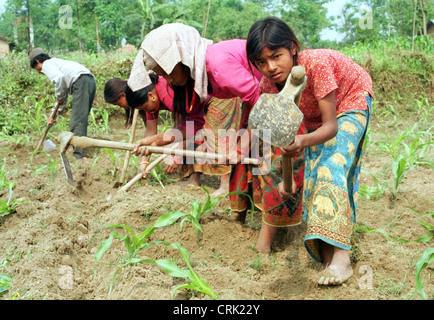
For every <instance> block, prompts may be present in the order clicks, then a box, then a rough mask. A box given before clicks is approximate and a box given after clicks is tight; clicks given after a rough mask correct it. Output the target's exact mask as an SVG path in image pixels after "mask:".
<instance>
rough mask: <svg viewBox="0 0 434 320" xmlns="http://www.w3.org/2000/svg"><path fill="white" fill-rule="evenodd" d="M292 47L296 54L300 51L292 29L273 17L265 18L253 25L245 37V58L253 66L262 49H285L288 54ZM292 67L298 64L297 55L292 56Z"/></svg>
mask: <svg viewBox="0 0 434 320" xmlns="http://www.w3.org/2000/svg"><path fill="white" fill-rule="evenodd" d="M294 45H296V46H297V52H299V51H300V41H299V40H298V39H297V37H296V36H295V34H294V32H293V31H292V29H291V28H290V27H289V26H288V25H287V24H286V23H285V22H284V21H282V20H280V19H278V18H275V17H267V18H264V19H262V20H259V21H257V22H255V23H254V24H253V26H252V27H251V28H250V30H249V34H248V36H247V45H246V51H247V58H248V59H249V61H251V62H252V63H253V65H255V60H256V59H257V58H258V57H259V56H260V55H261V52H262V49H264V48H265V47H267V48H268V49H270V50H276V49H278V48H282V47H283V48H286V49H288V50H289V51H290V52H291V51H292V49H293V47H294ZM293 59H294V66H296V65H297V64H298V61H297V53H296V54H295V55H294V56H293Z"/></svg>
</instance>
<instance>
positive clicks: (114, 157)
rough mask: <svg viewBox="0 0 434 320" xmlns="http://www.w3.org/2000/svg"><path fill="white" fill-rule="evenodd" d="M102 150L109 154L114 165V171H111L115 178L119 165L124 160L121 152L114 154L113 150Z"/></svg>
mask: <svg viewBox="0 0 434 320" xmlns="http://www.w3.org/2000/svg"><path fill="white" fill-rule="evenodd" d="M102 150H103V151H104V152H105V153H107V154H108V156H109V158H110V161H111V163H112V166H113V169H112V170H110V172H111V175H112V177H114V176H115V175H116V172H117V170H118V165H119V163H121V162H122V159H121V157H120V153H119V152H113V150H111V149H108V148H102Z"/></svg>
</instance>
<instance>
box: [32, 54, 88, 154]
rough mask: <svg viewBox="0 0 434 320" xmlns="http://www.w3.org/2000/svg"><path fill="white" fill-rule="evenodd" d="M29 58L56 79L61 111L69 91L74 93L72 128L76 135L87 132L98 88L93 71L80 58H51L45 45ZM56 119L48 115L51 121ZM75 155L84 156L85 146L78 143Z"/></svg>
mask: <svg viewBox="0 0 434 320" xmlns="http://www.w3.org/2000/svg"><path fill="white" fill-rule="evenodd" d="M29 59H30V66H31V67H32V68H33V69H36V70H37V71H38V72H39V73H41V74H45V75H46V76H47V77H48V79H50V81H51V82H53V83H54V92H55V95H56V99H57V102H58V103H59V104H60V107H59V111H58V112H59V114H62V113H63V111H64V110H65V106H66V101H67V98H68V94H72V96H73V98H72V108H71V117H70V119H69V130H70V131H71V132H72V133H73V134H74V136H86V135H87V124H88V116H89V112H90V109H91V108H92V103H93V99H94V98H95V91H96V84H95V79H94V76H93V74H92V73H91V72H90V71H89V70H88V69H87V68H86V67H84V66H82V65H81V64H79V63H77V62H74V61H69V60H63V59H58V58H51V57H50V56H48V55H47V54H46V53H45V52H44V51H43V50H42V49H41V48H35V49H33V50H30V51H29ZM54 121H55V120H54V119H52V118H51V117H49V118H48V123H49V124H50V123H51V124H52V123H53V122H54ZM73 156H74V157H75V158H76V159H81V158H83V156H84V150H83V149H81V148H77V147H74V153H73Z"/></svg>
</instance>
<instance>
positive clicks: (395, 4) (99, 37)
mask: <svg viewBox="0 0 434 320" xmlns="http://www.w3.org/2000/svg"><path fill="white" fill-rule="evenodd" d="M330 1H331V0H303V1H300V0H280V1H277V0H218V1H217V0H153V1H152V0H6V5H5V12H4V13H3V14H2V15H1V16H0V34H1V35H3V36H6V37H7V38H8V39H9V41H10V42H11V44H12V45H13V46H14V47H15V48H16V49H17V50H24V49H29V47H32V46H35V47H38V46H40V47H44V48H46V50H48V51H50V50H55V49H65V50H69V51H72V50H78V49H82V50H86V51H92V52H98V51H99V50H104V51H110V50H112V49H117V48H119V47H121V46H122V45H124V44H125V43H130V44H134V45H136V46H138V45H139V44H140V42H141V40H142V39H143V37H144V35H145V34H146V33H147V32H148V31H149V30H151V29H154V28H156V27H158V26H160V25H161V24H164V23H169V22H182V23H185V24H189V25H192V26H194V27H195V28H197V29H198V30H199V31H200V32H201V33H202V35H203V36H205V37H207V38H209V39H212V40H214V41H220V40H225V39H232V38H245V37H246V35H247V32H248V30H249V28H250V26H251V25H252V24H253V23H254V22H255V21H256V20H258V19H260V18H263V17H265V16H268V15H275V16H278V17H281V18H282V19H284V20H285V21H286V22H288V24H289V25H290V26H291V27H292V28H293V29H294V30H295V31H296V34H297V36H298V37H299V39H300V40H302V41H303V43H304V45H305V46H306V47H312V48H314V47H331V46H335V45H337V43H336V42H334V41H333V42H331V41H327V40H324V39H321V36H320V33H321V31H322V30H324V28H332V29H334V30H336V31H339V32H342V33H344V34H345V37H344V39H343V42H344V44H349V43H354V42H355V41H362V42H365V41H372V40H377V39H385V38H391V37H404V38H406V39H408V41H410V42H411V41H412V37H413V32H415V34H416V35H421V34H424V33H425V32H426V30H425V29H424V24H425V25H426V23H427V22H428V20H429V19H430V18H431V19H432V18H433V16H434V15H433V13H434V0H354V1H351V3H348V4H346V5H345V6H344V8H343V9H342V12H341V13H340V14H339V15H338V16H335V17H331V18H328V17H327V9H326V6H325V5H326V4H328V3H330ZM415 1H416V4H417V6H416V10H415ZM62 6H69V8H70V14H71V17H72V28H70V29H69V28H61V27H59V21H60V22H61V23H62V22H64V21H65V20H64V19H65V17H66V13H65V11H63V10H61V9H60V8H61V7H62ZM363 6H369V8H371V9H372V22H373V23H372V28H365V29H363V28H361V27H360V25H359V22H360V19H361V18H362V19H363V16H364V15H365V14H366V12H363V11H361V8H363ZM62 19H63V20H62ZM29 21H32V22H33V34H34V40H33V41H31V39H30V35H29V34H30V32H29ZM413 22H414V27H413Z"/></svg>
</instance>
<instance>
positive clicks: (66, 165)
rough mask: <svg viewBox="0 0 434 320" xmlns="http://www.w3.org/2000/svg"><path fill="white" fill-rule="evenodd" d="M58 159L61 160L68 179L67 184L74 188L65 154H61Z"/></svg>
mask: <svg viewBox="0 0 434 320" xmlns="http://www.w3.org/2000/svg"><path fill="white" fill-rule="evenodd" d="M60 158H61V159H62V163H63V168H64V169H65V174H66V178H67V179H68V182H69V184H70V185H72V186H74V187H75V183H74V178H73V177H72V171H71V166H70V165H69V160H68V158H67V157H66V154H65V153H63V152H62V153H61V154H60Z"/></svg>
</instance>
